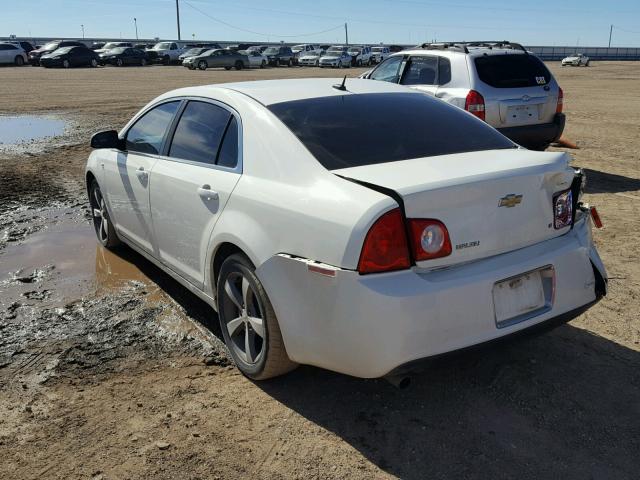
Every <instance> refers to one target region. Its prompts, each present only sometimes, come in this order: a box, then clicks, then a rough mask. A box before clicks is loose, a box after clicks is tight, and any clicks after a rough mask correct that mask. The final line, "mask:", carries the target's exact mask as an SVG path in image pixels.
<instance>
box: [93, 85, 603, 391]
mask: <svg viewBox="0 0 640 480" xmlns="http://www.w3.org/2000/svg"><path fill="white" fill-rule="evenodd" d="M342 82H344V83H342ZM354 138H357V139H371V141H358V142H355V141H353V139H354ZM373 139H375V140H373ZM91 144H92V146H93V147H94V148H95V150H94V151H93V152H92V154H91V155H90V157H89V159H88V163H87V167H86V181H87V188H88V193H89V199H90V204H91V212H92V214H93V225H94V227H95V230H96V233H97V236H98V239H99V241H100V242H101V243H102V245H104V246H106V247H114V246H116V245H118V244H119V243H120V242H124V243H126V244H128V245H129V246H131V247H132V248H133V249H134V250H136V251H138V252H139V253H141V254H142V255H144V256H145V257H147V258H148V259H149V260H151V261H152V262H154V263H155V264H156V265H158V266H159V267H160V268H162V269H163V270H165V271H166V272H168V273H169V274H170V275H171V276H173V277H174V278H175V279H176V280H177V281H178V282H180V283H182V284H183V285H184V286H185V287H187V288H188V289H189V290H191V291H193V292H194V293H196V294H197V295H198V296H200V297H201V298H202V299H204V300H205V301H206V302H208V303H209V304H210V305H211V306H212V307H213V308H215V309H216V310H217V311H218V316H219V321H220V324H221V329H222V334H223V336H224V340H225V342H226V344H227V346H228V347H229V350H230V352H231V354H232V356H233V358H234V360H235V363H236V365H237V366H238V368H239V369H240V370H241V371H242V372H243V373H244V374H245V375H247V376H249V377H251V378H254V379H265V378H269V377H272V376H276V375H280V374H283V373H285V372H288V371H289V370H291V369H293V368H294V367H295V366H296V365H297V364H311V365H316V366H319V367H323V368H327V369H331V370H335V371H338V372H343V373H346V374H349V375H354V376H359V377H380V376H386V375H389V374H396V373H398V372H401V371H403V370H404V369H405V368H408V367H407V366H412V365H414V362H416V361H418V360H420V359H424V358H427V357H433V356H435V355H439V354H443V353H446V352H450V351H453V350H459V349H463V348H466V347H470V346H474V345H477V344H481V343H485V342H489V341H492V340H496V339H499V338H502V337H508V336H510V335H512V334H516V333H523V332H529V331H532V330H536V329H539V328H543V327H550V326H553V325H556V324H558V323H559V322H563V321H567V320H570V319H571V318H574V317H575V316H576V315H578V314H579V313H581V312H583V311H584V310H586V309H587V308H588V307H589V306H591V305H592V304H593V303H595V302H596V301H597V300H599V299H600V298H601V297H602V296H603V295H604V294H605V293H606V281H607V276H606V272H605V269H604V266H603V264H602V262H601V260H600V258H599V256H598V253H597V251H596V248H595V246H594V244H593V242H592V239H591V216H590V215H589V209H588V208H587V207H586V206H585V205H583V204H582V203H579V197H580V194H581V189H582V184H583V181H582V174H581V173H580V172H579V171H575V170H574V169H573V168H571V167H570V166H569V156H568V155H567V154H565V153H560V152H547V153H541V152H533V151H528V150H525V149H522V148H518V147H517V146H516V145H515V144H513V143H512V142H511V141H510V140H508V139H507V138H506V137H504V136H502V135H501V134H500V133H498V132H497V131H496V130H494V129H493V128H491V127H489V126H488V125H487V124H486V123H484V122H482V121H481V120H479V119H478V118H476V117H474V116H473V115H470V114H469V113H467V112H464V111H462V110H460V109H458V108H456V107H453V106H451V105H448V104H446V103H445V102H441V101H439V100H437V99H434V98H431V97H429V96H427V95H424V94H422V93H420V92H417V91H415V90H410V89H408V88H406V87H402V86H398V85H393V84H390V83H387V82H370V81H368V80H360V79H346V80H342V79H305V80H300V79H297V80H272V81H261V82H246V83H230V84H220V85H210V86H199V87H188V88H183V89H179V90H174V91H171V92H168V93H165V94H164V95H161V96H160V97H158V98H156V99H155V100H153V101H152V102H150V103H149V104H148V105H146V106H145V107H144V108H142V110H140V112H139V113H138V114H136V115H135V116H134V117H133V118H132V119H131V120H130V121H129V123H128V124H127V125H126V126H125V127H124V128H123V129H122V130H121V131H120V132H119V133H118V132H116V131H114V130H111V131H106V132H101V133H97V134H96V135H94V136H93V138H92V140H91ZM592 216H594V219H595V214H593V213H592Z"/></svg>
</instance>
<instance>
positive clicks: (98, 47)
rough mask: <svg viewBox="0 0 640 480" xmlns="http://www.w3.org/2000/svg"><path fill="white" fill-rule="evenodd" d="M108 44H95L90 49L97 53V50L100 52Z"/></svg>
mask: <svg viewBox="0 0 640 480" xmlns="http://www.w3.org/2000/svg"><path fill="white" fill-rule="evenodd" d="M106 44H107V43H106V42H93V43H92V44H91V46H90V47H89V48H90V49H91V50H93V51H96V50H100V49H101V48H102V47H104V46H105V45H106Z"/></svg>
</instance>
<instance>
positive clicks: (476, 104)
mask: <svg viewBox="0 0 640 480" xmlns="http://www.w3.org/2000/svg"><path fill="white" fill-rule="evenodd" d="M464 109H465V110H466V111H467V112H470V113H472V114H473V115H475V116H476V117H478V118H479V119H480V120H484V97H483V96H482V95H480V94H479V93H478V92H476V91H475V90H471V91H470V92H469V93H468V94H467V99H466V100H465V102H464Z"/></svg>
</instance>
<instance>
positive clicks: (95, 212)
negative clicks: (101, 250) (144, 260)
mask: <svg viewBox="0 0 640 480" xmlns="http://www.w3.org/2000/svg"><path fill="white" fill-rule="evenodd" d="M89 206H90V208H91V218H92V219H93V228H94V230H95V232H96V236H97V237H98V241H99V242H100V244H101V245H102V246H103V247H105V248H109V249H113V248H115V247H117V246H118V245H120V243H121V242H120V239H119V238H118V235H117V234H116V230H115V228H114V227H113V222H112V221H111V218H110V217H109V212H108V211H107V206H106V203H105V200H104V197H103V196H102V191H101V190H100V187H99V186H98V182H97V181H96V180H93V181H92V182H91V186H90V187H89Z"/></svg>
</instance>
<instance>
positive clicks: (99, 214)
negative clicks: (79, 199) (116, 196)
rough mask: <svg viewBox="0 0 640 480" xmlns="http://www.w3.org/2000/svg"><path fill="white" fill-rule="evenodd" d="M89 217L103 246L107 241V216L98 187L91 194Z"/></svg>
mask: <svg viewBox="0 0 640 480" xmlns="http://www.w3.org/2000/svg"><path fill="white" fill-rule="evenodd" d="M91 216H92V218H93V228H94V229H95V231H96V235H97V236H98V240H100V243H102V244H103V245H105V244H106V243H107V241H108V240H109V214H108V213H107V207H106V204H105V203H104V198H103V197H102V192H100V189H99V188H98V187H95V188H94V189H93V191H92V192H91Z"/></svg>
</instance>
